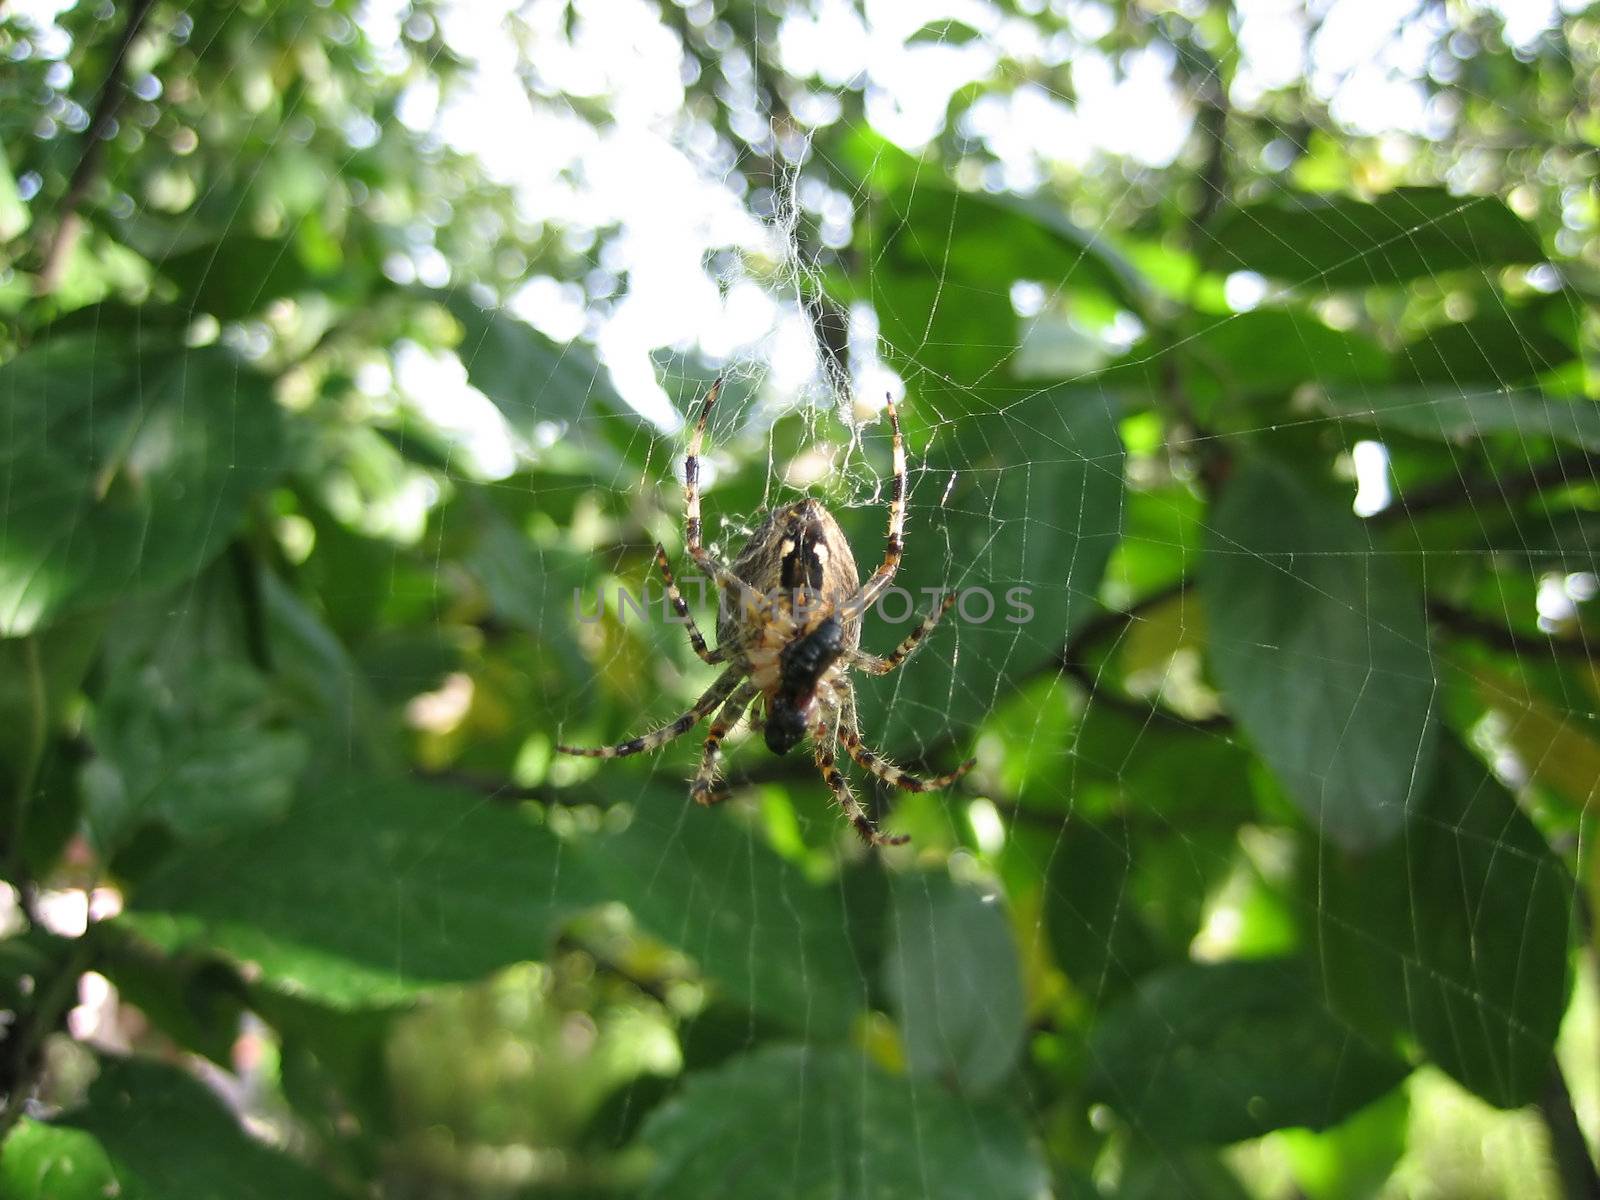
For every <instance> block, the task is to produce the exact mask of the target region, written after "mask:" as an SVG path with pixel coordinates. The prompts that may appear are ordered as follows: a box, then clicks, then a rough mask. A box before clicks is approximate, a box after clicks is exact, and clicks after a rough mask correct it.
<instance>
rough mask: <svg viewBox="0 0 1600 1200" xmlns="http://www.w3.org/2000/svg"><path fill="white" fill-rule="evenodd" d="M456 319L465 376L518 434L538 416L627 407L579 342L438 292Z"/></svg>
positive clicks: (564, 417) (572, 419) (585, 414)
mask: <svg viewBox="0 0 1600 1200" xmlns="http://www.w3.org/2000/svg"><path fill="white" fill-rule="evenodd" d="M441 303H443V304H444V306H445V307H446V308H447V309H449V310H450V315H451V316H453V317H454V318H455V319H456V320H457V321H459V322H460V323H461V328H462V337H461V344H460V345H458V346H457V347H456V354H457V355H458V356H459V357H460V359H461V362H462V365H464V366H465V367H466V368H467V381H468V382H469V383H471V384H472V386H473V387H475V388H477V389H478V390H479V391H480V392H482V393H483V394H484V395H485V396H487V397H489V399H490V400H492V401H493V402H494V404H495V407H496V408H498V409H499V410H500V411H501V412H502V413H503V414H505V418H506V420H508V421H509V422H511V427H512V428H513V429H515V430H516V431H517V432H518V433H520V434H522V435H523V436H524V437H528V436H531V435H532V434H533V432H534V430H535V428H536V427H537V426H538V425H539V423H540V422H542V421H563V422H566V423H568V424H575V423H576V422H578V421H580V420H583V419H585V418H590V419H592V416H593V413H594V410H595V408H596V407H597V406H598V407H599V409H600V410H601V411H602V412H603V413H605V414H608V415H609V414H615V413H630V412H632V411H633V410H632V409H630V408H629V407H628V405H627V404H626V403H625V402H624V401H623V399H622V397H620V396H618V395H617V393H616V391H615V389H614V388H613V387H612V386H611V375H610V372H608V371H607V370H606V369H605V368H604V367H602V366H601V365H600V363H599V361H598V360H597V359H596V358H595V356H594V353H593V351H591V350H590V349H589V348H588V347H587V346H585V345H583V344H582V343H581V342H568V343H567V344H565V345H563V344H561V343H560V342H556V341H552V340H551V339H550V338H548V337H546V336H545V335H544V334H542V333H540V332H539V331H538V330H537V329H535V328H534V327H533V326H532V325H529V324H528V323H527V322H526V321H523V320H520V319H518V318H517V317H513V316H511V315H510V314H509V313H508V312H506V311H505V310H504V309H488V308H482V307H480V306H479V305H478V304H477V303H476V302H475V301H473V300H472V299H471V298H469V297H468V296H467V295H466V294H465V293H462V292H452V293H450V294H449V295H448V296H446V297H443V298H441Z"/></svg>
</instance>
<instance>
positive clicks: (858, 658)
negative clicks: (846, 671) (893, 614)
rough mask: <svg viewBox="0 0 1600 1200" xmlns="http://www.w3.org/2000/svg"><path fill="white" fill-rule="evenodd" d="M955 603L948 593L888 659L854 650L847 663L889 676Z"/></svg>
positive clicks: (953, 595) (869, 671)
mask: <svg viewBox="0 0 1600 1200" xmlns="http://www.w3.org/2000/svg"><path fill="white" fill-rule="evenodd" d="M955 602H956V597H955V593H954V592H949V593H947V594H946V595H945V598H944V599H943V600H942V601H940V602H939V607H938V608H936V609H934V610H933V611H932V612H931V613H929V614H928V615H927V616H925V617H923V618H922V623H921V624H920V625H918V626H917V627H916V628H915V629H913V630H912V631H911V634H910V636H909V637H907V638H906V640H905V641H903V642H901V643H900V644H899V645H898V646H896V647H895V648H894V651H893V653H891V654H890V655H889V657H888V658H879V657H878V656H877V655H876V654H868V653H867V652H866V651H865V650H852V651H850V652H849V653H848V654H847V655H846V656H845V662H846V663H847V664H848V665H850V666H852V667H855V668H857V669H859V670H862V671H865V672H866V673H867V674H868V675H887V674H888V673H889V672H890V671H892V670H894V669H895V668H896V667H898V666H899V665H900V664H901V663H903V662H905V660H906V659H908V658H910V657H911V652H912V651H913V650H915V649H916V648H917V643H919V642H920V641H922V639H923V638H925V637H927V636H928V633H929V631H930V630H932V629H933V627H934V626H935V625H937V624H938V623H939V618H940V617H942V616H944V615H945V613H947V612H949V611H950V608H951V606H952V605H954V604H955Z"/></svg>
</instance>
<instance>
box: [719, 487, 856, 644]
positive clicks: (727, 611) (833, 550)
mask: <svg viewBox="0 0 1600 1200" xmlns="http://www.w3.org/2000/svg"><path fill="white" fill-rule="evenodd" d="M732 571H733V573H734V574H735V575H736V576H738V577H739V578H740V579H742V580H744V582H746V583H748V584H749V585H750V586H751V587H752V588H754V589H755V591H756V592H757V593H758V594H759V595H760V596H762V597H763V598H765V599H769V600H776V599H778V598H779V597H780V596H787V597H790V598H791V599H794V600H797V601H800V602H801V604H800V606H801V607H802V608H804V609H806V610H808V611H809V612H810V613H814V614H815V613H826V612H833V611H834V610H835V609H837V608H838V607H839V605H840V604H842V603H843V602H844V601H845V600H847V599H848V598H849V597H851V596H853V595H855V593H856V592H857V591H858V590H859V589H860V587H861V576H860V575H859V574H858V573H857V572H856V560H855V555H854V554H852V553H851V552H850V543H849V542H847V541H846V540H845V536H844V530H843V529H841V528H839V522H838V521H836V520H834V518H833V514H832V513H830V512H829V511H828V510H827V508H825V507H824V506H823V504H822V502H821V501H819V500H811V499H806V500H797V501H795V502H794V503H792V504H785V505H783V506H782V507H781V508H775V509H773V510H772V511H771V512H770V513H768V514H767V516H766V519H765V520H764V521H762V522H761V524H760V525H759V526H758V527H757V528H756V531H755V532H754V533H752V534H751V535H750V540H749V541H747V542H746V543H745V544H744V549H742V550H740V551H739V557H738V558H736V559H734V561H733V566H732ZM755 619H756V618H753V617H752V616H751V615H749V614H743V613H741V612H740V611H739V604H738V600H737V598H736V597H732V596H730V597H729V598H728V600H727V601H726V602H725V603H724V604H723V605H722V610H721V612H720V613H719V615H718V617H717V641H718V642H727V641H731V640H738V641H741V642H743V643H744V644H745V645H747V646H754V645H758V644H760V642H761V638H760V637H759V634H760V630H757V629H754V628H751V622H752V620H755ZM841 624H842V635H843V649H844V650H847V651H848V650H854V649H855V648H856V647H857V646H858V645H860V643H861V622H860V620H846V621H842V622H841ZM752 635H755V636H752Z"/></svg>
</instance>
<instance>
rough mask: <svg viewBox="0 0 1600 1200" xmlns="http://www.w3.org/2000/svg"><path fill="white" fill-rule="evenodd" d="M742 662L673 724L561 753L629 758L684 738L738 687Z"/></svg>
mask: <svg viewBox="0 0 1600 1200" xmlns="http://www.w3.org/2000/svg"><path fill="white" fill-rule="evenodd" d="M745 673H746V672H745V668H744V664H743V663H735V664H734V665H733V666H731V667H729V668H728V669H727V670H726V671H724V672H723V673H722V674H721V675H718V676H717V679H716V682H715V683H713V684H712V685H711V686H710V687H708V688H707V689H706V690H705V692H704V693H702V695H701V696H700V699H698V700H696V701H695V702H694V704H693V706H691V707H690V709H689V710H688V711H687V712H685V713H683V714H682V715H681V716H679V717H677V718H676V719H674V720H673V721H672V722H671V724H668V725H663V726H662V727H661V728H660V729H657V730H655V731H654V732H651V733H645V734H640V735H639V736H638V737H636V738H630V739H629V740H628V741H626V742H618V743H617V744H616V745H615V746H559V745H558V746H557V747H556V749H557V750H559V751H560V752H561V753H562V754H576V755H579V756H581V757H583V758H626V757H627V756H628V755H630V754H643V753H644V752H645V751H646V750H654V749H656V748H658V747H660V746H665V745H666V744H667V743H668V742H670V741H671V740H672V739H673V738H675V737H681V736H682V735H683V734H685V733H688V732H689V730H691V729H693V728H694V727H695V726H696V725H698V724H699V723H700V722H701V721H702V720H703V719H704V718H705V715H706V714H707V713H708V712H710V711H711V710H712V709H713V708H715V707H716V706H717V705H719V704H721V703H722V701H723V699H724V698H725V697H726V696H727V695H728V693H729V692H731V691H733V690H734V688H735V687H737V686H738V684H739V680H741V679H743V678H744V676H745Z"/></svg>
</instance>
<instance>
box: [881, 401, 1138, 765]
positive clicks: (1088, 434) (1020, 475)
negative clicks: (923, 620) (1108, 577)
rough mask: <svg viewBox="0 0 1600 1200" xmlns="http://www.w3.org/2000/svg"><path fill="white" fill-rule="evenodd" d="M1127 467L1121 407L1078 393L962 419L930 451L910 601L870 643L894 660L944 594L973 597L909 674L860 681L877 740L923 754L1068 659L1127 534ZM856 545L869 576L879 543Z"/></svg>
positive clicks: (922, 478) (890, 607) (915, 500)
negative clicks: (1067, 648)
mask: <svg viewBox="0 0 1600 1200" xmlns="http://www.w3.org/2000/svg"><path fill="white" fill-rule="evenodd" d="M1122 463H1123V453H1122V443H1121V441H1120V439H1119V437H1118V433H1117V427H1116V422H1115V418H1114V414H1113V408H1112V403H1111V401H1110V399H1109V398H1108V397H1106V396H1104V395H1101V394H1099V393H1097V392H1088V391H1081V390H1076V389H1073V388H1070V387H1056V388H1049V389H1046V390H1044V391H1042V392H1038V393H1036V394H1034V395H1032V396H1030V397H1028V398H1027V399H1026V400H1023V401H1020V402H1018V403H1017V404H1015V405H1013V406H1012V407H1010V408H1007V409H1005V410H1003V411H1001V412H996V413H993V414H991V415H989V416H986V417H984V418H982V419H981V420H978V419H976V418H969V419H967V420H964V421H962V422H959V423H958V424H957V426H956V427H955V428H953V429H952V430H949V431H946V433H945V434H944V435H943V436H941V437H940V438H939V439H938V440H937V441H936V442H935V443H934V444H933V445H932V446H931V447H930V448H929V450H928V453H927V456H926V459H925V461H924V464H923V465H924V469H923V471H921V472H919V473H918V476H917V479H918V481H919V482H918V483H917V485H915V486H914V487H913V489H912V492H911V495H910V499H909V504H910V508H909V512H908V516H907V523H906V551H905V558H904V560H903V561H902V563H901V566H900V571H899V574H898V575H897V576H896V578H895V585H896V586H897V587H899V588H902V589H904V590H905V592H906V593H909V595H908V596H900V595H898V594H892V595H891V596H890V597H889V598H888V599H887V600H886V601H885V603H884V604H882V605H880V606H879V608H878V609H876V610H874V613H873V614H869V616H868V617H867V620H866V622H865V624H864V627H863V635H862V640H863V644H864V645H865V646H866V647H867V648H869V649H872V650H875V651H884V652H886V651H887V650H888V649H889V648H890V647H891V646H893V645H894V643H895V642H897V641H899V640H900V639H901V638H903V637H904V636H905V635H906V634H908V633H910V632H911V629H912V627H913V622H914V621H916V620H918V619H920V617H921V615H922V613H923V612H925V611H926V610H927V609H928V608H929V607H931V605H932V596H933V594H934V593H936V592H944V591H955V592H957V593H959V594H962V598H961V602H960V605H959V606H958V607H957V608H956V609H953V610H951V612H950V613H949V614H948V615H947V616H946V617H945V619H944V622H943V623H942V625H941V627H940V628H939V629H936V630H935V631H934V632H933V633H932V634H930V635H929V637H928V639H927V641H926V642H925V643H924V644H923V647H922V648H921V649H920V650H919V651H918V652H917V655H916V657H915V658H913V659H912V660H911V661H910V662H909V663H908V664H907V665H906V666H904V667H902V668H901V669H900V670H898V671H896V672H895V673H894V674H893V675H891V676H889V677H887V678H886V679H885V680H883V681H881V682H872V681H863V682H862V683H861V684H860V685H858V686H859V689H860V691H861V693H862V696H863V711H864V713H865V716H864V721H865V724H864V731H865V733H866V735H867V739H868V741H873V742H877V743H880V744H882V745H886V746H889V747H904V746H921V745H925V744H927V743H928V742H930V741H933V740H934V739H935V738H936V737H938V736H939V735H940V734H942V733H943V732H944V731H945V730H947V729H953V730H960V729H962V728H964V727H967V726H969V725H971V724H972V723H974V722H976V721H977V720H978V719H979V718H981V717H982V716H983V715H984V714H985V713H987V712H988V711H989V710H990V709H992V708H993V707H994V706H995V703H996V701H997V700H1000V699H1003V698H1004V697H1006V696H1007V695H1009V694H1010V692H1011V691H1012V689H1013V688H1014V687H1016V686H1017V685H1018V683H1019V682H1020V681H1022V680H1023V679H1026V678H1028V677H1029V676H1031V675H1033V674H1034V673H1036V672H1038V671H1039V670H1040V669H1042V668H1044V667H1046V666H1047V665H1048V664H1049V663H1051V662H1052V661H1053V660H1054V659H1055V658H1056V657H1057V656H1058V655H1059V654H1060V652H1061V648H1062V646H1063V644H1064V643H1065V640H1066V638H1067V637H1068V636H1069V635H1070V633H1071V631H1072V630H1073V629H1074V628H1076V627H1077V625H1078V623H1079V622H1080V621H1082V620H1083V619H1085V618H1086V617H1087V616H1089V615H1090V614H1091V613H1093V611H1094V609H1095V603H1096V597H1097V594H1098V592H1099V588H1100V579H1101V576H1102V574H1103V573H1104V571H1105V567H1106V562H1107V560H1108V559H1109V558H1110V556H1111V552H1112V550H1113V549H1114V548H1115V547H1116V544H1117V539H1118V538H1119V536H1120V535H1121V529H1122V498H1123V482H1122ZM874 515H876V514H874ZM876 524H877V522H874V525H876ZM881 536H882V535H881V534H879V535H878V538H881ZM855 545H856V550H857V556H858V558H859V559H860V560H861V563H862V569H863V573H865V572H866V571H868V570H870V569H871V568H872V567H873V566H874V565H875V557H874V555H875V553H881V551H874V550H868V549H866V547H868V546H880V547H881V546H882V541H881V540H878V539H873V540H871V541H867V540H864V539H863V540H857V541H856V543H855ZM969 592H970V594H966V593H969ZM908 608H909V610H910V611H908V612H905V614H904V615H902V610H905V609H908ZM986 614H987V619H984V618H985V615H986ZM881 616H887V617H894V618H900V622H899V623H895V622H893V621H890V620H884V619H880V617H881Z"/></svg>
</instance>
